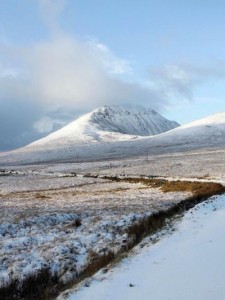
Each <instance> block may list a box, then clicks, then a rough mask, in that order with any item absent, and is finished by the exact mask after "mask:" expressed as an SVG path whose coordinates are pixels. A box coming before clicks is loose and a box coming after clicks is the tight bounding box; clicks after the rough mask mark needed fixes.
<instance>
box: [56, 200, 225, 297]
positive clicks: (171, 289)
mask: <svg viewBox="0 0 225 300" xmlns="http://www.w3.org/2000/svg"><path fill="white" fill-rule="evenodd" d="M214 198H215V197H214ZM175 227H176V230H175V231H173V232H172V233H171V231H170V233H168V234H167V235H163V234H162V236H161V238H160V240H159V241H158V242H157V243H154V244H153V243H152V242H151V240H149V238H147V239H145V241H144V242H143V243H142V246H138V247H136V249H135V251H134V253H133V255H131V256H129V257H128V258H126V259H124V260H123V261H122V262H121V263H120V264H119V265H118V266H116V267H115V268H113V269H109V270H108V269H104V270H102V271H99V272H98V273H97V274H95V275H94V276H93V278H92V279H89V280H86V281H85V282H83V283H81V284H80V286H79V288H78V289H77V290H76V291H74V292H73V291H71V293H70V294H69V297H68V298H69V299H70V300H87V299H92V300H122V299H129V300H137V299H142V300H149V299H151V300H187V299H192V300H200V299H204V300H212V299H218V300H219V299H221V300H222V299H225V284H224V278H225V260H224V257H225V239H224V228H225V196H224V195H222V196H218V197H216V199H209V200H207V201H206V202H204V203H201V204H199V205H197V206H196V207H195V208H193V209H191V210H190V211H189V212H187V213H186V214H185V216H184V217H183V218H182V220H181V222H177V223H175ZM164 234H165V232H164ZM143 245H144V246H143ZM66 294H67V293H65V294H64V295H66ZM59 299H64V297H63V295H61V296H60V297H59Z"/></svg>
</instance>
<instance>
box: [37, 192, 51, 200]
mask: <svg viewBox="0 0 225 300" xmlns="http://www.w3.org/2000/svg"><path fill="white" fill-rule="evenodd" d="M35 197H36V198H37V199H49V198H51V197H49V196H46V195H43V194H41V193H36V194H35Z"/></svg>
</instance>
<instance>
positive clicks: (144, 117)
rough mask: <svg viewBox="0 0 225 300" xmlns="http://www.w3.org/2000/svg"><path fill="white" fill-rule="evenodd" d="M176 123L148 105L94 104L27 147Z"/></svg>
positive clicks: (139, 132) (133, 133) (124, 135)
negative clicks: (77, 116)
mask: <svg viewBox="0 0 225 300" xmlns="http://www.w3.org/2000/svg"><path fill="white" fill-rule="evenodd" d="M177 126H179V124H178V123H176V122H174V121H169V120H167V119H165V118H164V117H162V116H161V115H159V114H158V113H157V112H155V111H154V110H152V109H146V108H143V107H131V108H129V109H127V108H124V107H120V106H104V107H101V108H98V109H96V110H94V111H92V112H90V113H88V114H86V115H84V116H82V117H80V118H79V119H77V120H75V121H73V122H72V123H70V124H68V125H67V126H65V127H63V128H62V129H60V130H58V131H56V132H54V133H52V134H50V135H49V136H47V137H45V138H43V139H41V140H38V141H36V142H34V143H32V144H30V145H29V146H28V147H32V148H33V147H37V146H39V147H42V146H43V147H50V148H55V147H58V146H59V145H64V146H65V145H73V144H80V143H90V142H112V141H122V140H129V139H133V138H136V137H137V136H149V135H155V134H159V133H162V132H165V131H168V130H170V129H173V128H175V127H177Z"/></svg>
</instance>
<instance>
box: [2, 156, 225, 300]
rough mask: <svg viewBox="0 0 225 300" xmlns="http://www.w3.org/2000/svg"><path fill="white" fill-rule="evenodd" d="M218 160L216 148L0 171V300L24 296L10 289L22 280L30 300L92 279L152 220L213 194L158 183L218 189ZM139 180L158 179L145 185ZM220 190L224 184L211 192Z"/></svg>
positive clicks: (134, 241)
mask: <svg viewBox="0 0 225 300" xmlns="http://www.w3.org/2000/svg"><path fill="white" fill-rule="evenodd" d="M224 160H225V159H224V152H220V151H217V152H214V153H213V154H212V153H206V152H205V153H204V154H203V153H202V152H200V153H197V154H190V153H186V154H183V155H179V154H176V155H175V154H174V155H170V156H155V157H142V158H137V159H126V160H111V161H101V162H93V163H62V164H46V165H36V166H35V165H27V166H17V167H2V168H0V288H1V293H0V299H4V300H5V299H12V298H13V297H12V296H13V295H14V294H15V293H17V299H20V298H22V295H21V294H19V293H21V291H20V290H19V291H15V290H14V291H13V289H12V288H11V287H12V286H13V287H14V288H15V285H16V283H17V282H25V284H24V286H23V285H22V289H24V293H27V290H26V288H27V286H26V284H27V282H29V281H26V280H27V279H28V280H33V282H35V280H36V281H38V284H39V285H40V286H39V287H38V289H37V290H29V293H31V295H32V296H28V298H27V299H36V298H35V297H34V296H33V294H38V295H40V290H41V289H44V290H45V291H46V290H47V291H48V292H49V293H50V294H51V295H52V294H54V293H55V294H58V291H59V290H63V289H65V288H67V287H68V285H71V283H75V282H77V281H79V280H80V278H81V277H82V276H85V277H87V276H88V275H92V274H93V273H94V272H95V271H96V270H98V269H100V267H101V266H104V265H106V264H107V262H110V261H111V260H112V259H113V258H115V257H116V256H117V255H118V254H120V253H122V252H123V253H125V252H126V251H127V250H129V249H130V248H131V247H132V246H134V245H135V244H137V243H138V242H139V241H140V240H141V234H139V230H140V228H141V230H145V227H149V226H150V225H149V224H150V223H148V222H150V221H149V220H151V217H152V216H154V215H155V214H157V213H160V212H165V211H168V210H170V209H171V208H173V207H176V206H177V205H178V206H179V205H180V204H181V203H183V201H185V200H187V199H190V197H192V196H193V192H196V191H197V190H198V192H199V191H201V192H202V193H203V194H201V195H200V196H201V197H202V196H204V197H206V196H208V195H211V194H212V193H214V190H212V191H211V190H210V188H211V187H209V186H207V188H206V190H205V189H204V186H201V185H198V184H197V185H196V186H195V185H194V184H193V186H192V184H191V183H190V182H189V184H187V186H186V185H182V183H181V184H180V187H179V188H177V189H176V188H174V186H173V187H172V189H171V187H168V186H167V190H166V188H165V187H164V190H163V188H162V184H164V183H163V182H164V181H162V180H163V178H169V179H173V180H177V179H183V180H189V181H190V180H193V181H194V182H195V181H197V182H198V183H199V182H202V181H204V182H207V181H208V182H211V181H217V182H221V183H222V184H224V175H223V174H225V170H224V168H225V167H224V166H225V164H223V161H224ZM144 175H145V176H149V177H148V180H152V179H151V178H152V177H154V176H156V177H157V178H156V180H157V181H156V182H154V179H153V181H152V182H151V184H146V182H145V181H143V178H144V177H143V176H144ZM105 176H106V177H105ZM121 178H122V179H127V178H128V179H129V178H136V179H135V180H133V181H130V180H118V179H121ZM139 179H140V180H139ZM204 184H205V183H204ZM176 185H179V184H178V183H177V184H176V183H175V186H176ZM221 187H222V186H221ZM193 188H194V189H193ZM215 188H216V189H217V188H218V186H216V187H215ZM207 189H208V190H207ZM221 191H224V188H223V187H222V190H221V189H220V187H219V190H216V193H221ZM205 192H206V193H205ZM200 196H199V197H200ZM201 197H200V198H201ZM221 199H222V198H221ZM159 223H160V222H159ZM146 224H147V225H146ZM157 226H158V225H157ZM157 226H156V227H157ZM160 226H161V225H159V227H160ZM167 227H168V228H169V230H172V229H171V226H169V225H168V226H167ZM143 228H144V229H143ZM168 228H167V229H168ZM147 229H148V230H149V228H147ZM150 229H151V228H150ZM155 229H157V228H155ZM190 229H191V227H190ZM188 230H189V229H188ZM150 231H151V230H150ZM178 232H179V230H178ZM142 233H144V234H146V233H148V232H146V230H145V232H142ZM139 235H140V236H139ZM157 239H158V237H157V235H156V236H155V238H154V240H157ZM160 243H161V242H160ZM156 245H160V244H156ZM155 247H158V246H155ZM156 249H158V248H156ZM168 249H169V248H168ZM184 250H185V249H184ZM143 251H144V252H143V253H144V254H143V255H145V253H147V252H145V250H143ZM185 251H186V250H185ZM159 253H160V251H159ZM141 255H142V254H141ZM171 255H172V254H171ZM43 271H44V272H45V277H43V276H42V275H43V273H42V272H43ZM116 272H117V271H116ZM115 274H116V273H115ZM38 276H39V277H38ZM40 278H45V279H44V280H42V281H41V280H39V279H40ZM124 280H125V279H124ZM124 282H125V281H124ZM131 283H132V282H131ZM106 284H107V283H106ZM134 284H135V286H136V285H137V286H138V284H139V283H138V281H135V282H134ZM32 286H35V284H33V285H32ZM93 286H95V285H93ZM124 286H125V289H126V285H124ZM20 288H21V286H20ZM39 288H40V290H39ZM121 288H122V287H121ZM129 288H130V289H131V287H129ZM129 288H128V290H129ZM122 290H123V289H122ZM133 290H135V289H134V287H133V288H132V291H133ZM54 291H56V292H54ZM10 293H12V294H10ZM13 293H14V294H13ZM32 293H33V294H32ZM82 293H83V292H82ZM82 293H81V294H80V295H81V297H83V296H82ZM85 293H86V291H85ZM125 294H126V292H125ZM18 295H19V296H18ZM29 297H30V298H29ZM43 297H44V296H43ZM118 297H119V296H118ZM38 299H40V298H38ZM44 299H45V298H44ZM75 299H76V298H75ZM81 299H83V298H81ZM85 299H89V297H88V296H87V298H85ZM105 299H107V298H105ZM109 299H111V298H109ZM114 299H116V298H114ZM117 299H120V298H117ZM131 299H132V298H131ZM143 299H144V298H143ZM153 299H154V298H153ZM156 299H157V298H156ZM162 299H163V298H162ZM196 299H197V298H196ZM154 300H155V299H154Z"/></svg>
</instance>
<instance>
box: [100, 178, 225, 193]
mask: <svg viewBox="0 0 225 300" xmlns="http://www.w3.org/2000/svg"><path fill="white" fill-rule="evenodd" d="M104 178H105V179H108V180H112V181H125V182H129V183H142V184H144V185H146V186H148V187H151V188H160V189H161V191H162V192H164V193H169V192H189V193H192V195H193V196H198V197H210V196H213V195H216V194H222V193H225V187H224V186H223V185H222V184H220V183H215V182H199V181H180V180H177V181H168V180H165V179H155V178H154V179H147V178H118V177H106V176H105V177H104Z"/></svg>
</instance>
